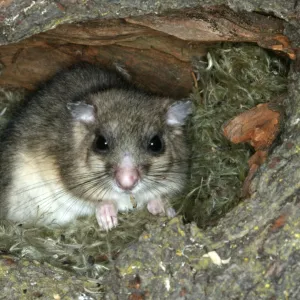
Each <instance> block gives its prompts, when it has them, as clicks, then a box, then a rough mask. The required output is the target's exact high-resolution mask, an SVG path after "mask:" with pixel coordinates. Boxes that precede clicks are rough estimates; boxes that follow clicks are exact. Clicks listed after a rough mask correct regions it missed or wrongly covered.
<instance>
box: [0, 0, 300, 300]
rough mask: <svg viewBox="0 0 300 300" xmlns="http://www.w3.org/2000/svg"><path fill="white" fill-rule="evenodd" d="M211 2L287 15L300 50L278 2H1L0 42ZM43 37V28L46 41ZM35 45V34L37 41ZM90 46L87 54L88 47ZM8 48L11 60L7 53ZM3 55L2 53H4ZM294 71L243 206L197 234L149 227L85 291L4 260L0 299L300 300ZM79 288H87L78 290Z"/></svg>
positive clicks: (47, 270) (292, 11) (57, 274)
mask: <svg viewBox="0 0 300 300" xmlns="http://www.w3.org/2000/svg"><path fill="white" fill-rule="evenodd" d="M212 3H214V4H224V3H225V4H227V5H228V6H229V7H231V8H232V9H233V10H235V11H239V10H241V9H243V10H246V11H253V10H255V11H260V12H263V13H272V14H274V15H275V16H277V17H279V18H282V19H284V20H285V21H286V23H282V24H283V30H284V33H285V34H286V35H287V36H288V37H289V38H290V39H291V40H292V44H293V46H294V47H297V46H299V30H300V29H299V25H298V22H299V12H300V7H299V5H298V1H288V2H285V1H281V0H275V1H274V0H270V1H257V0H252V1H236V0H231V1H230V0H228V1H193V0H189V1H173V0H172V1H163V2H158V1H131V0H120V1H107V2H106V1H85V2H84V3H83V4H82V3H81V2H80V3H79V1H78V2H77V1H76V0H75V1H56V2H53V1H43V2H41V3H40V2H38V1H36V2H35V1H31V0H29V1H27V0H24V1H13V0H4V1H2V2H1V8H0V11H1V17H0V19H1V20H2V25H1V29H2V30H3V34H2V35H1V36H0V43H1V44H3V45H4V44H8V43H11V42H16V41H19V40H21V39H23V38H25V37H29V36H31V35H32V34H35V33H38V32H42V31H45V30H47V29H50V28H54V27H55V26H56V25H57V24H59V23H70V22H74V21H79V20H80V21H83V20H87V19H94V18H97V17H129V16H137V15H144V14H147V13H157V12H160V13H161V12H164V11H166V10H169V9H170V8H174V9H175V8H176V9H178V8H183V7H194V6H196V5H204V6H206V5H212ZM76 4H77V5H76ZM151 18H156V17H151ZM132 20H134V21H132ZM137 20H139V19H138V18H136V19H132V18H127V19H126V22H127V23H130V24H133V23H134V26H131V27H130V26H129V27H127V28H130V30H132V31H133V32H131V33H133V34H134V33H137V34H138V35H139V34H141V33H142V32H143V30H145V31H144V33H145V34H146V33H149V32H150V31H149V28H147V29H145V28H144V27H145V26H146V25H145V22H149V19H145V20H146V21H139V22H138V21H137ZM151 20H152V21H151V24H152V25H151V26H150V25H149V24H150V23H147V24H148V25H149V27H151V28H152V29H155V30H156V29H157V25H155V24H156V22H155V21H153V19H151ZM136 24H137V25H138V27H136ZM141 25H142V27H140V26H141ZM193 26H194V25H193ZM224 26H226V25H224ZM128 30H129V29H128ZM135 30H137V31H135ZM164 32H165V33H167V34H170V29H169V28H165V29H164ZM47 34H48V33H45V34H44V37H46V36H47ZM151 34H152V32H151ZM151 34H150V35H151ZM178 34H179V33H178ZM281 34H282V32H281ZM125 35H126V34H125ZM48 36H49V35H48ZM152 37H153V35H152ZM47 38H48V37H47ZM49 38H50V37H49ZM70 38H71V37H70ZM161 38H163V39H165V40H164V41H167V40H168V36H164V37H161ZM177 38H178V37H177ZM32 41H34V39H33V40H32ZM69 42H70V41H68V43H69ZM123 42H125V41H124V40H123ZM39 43H40V40H39V41H38V42H37V44H35V45H39ZM162 44H164V42H162V43H161V45H162ZM166 44H167V43H166ZM32 45H34V44H32ZM87 45H90V44H87ZM282 45H284V43H282ZM7 47H13V46H10V45H8V46H7ZM62 47H64V45H63V46H62ZM114 47H116V48H117V47H118V46H114ZM143 47H144V46H143ZM180 47H181V46H180V45H179V48H180ZM116 48H115V49H116ZM7 49H9V48H7ZM87 49H89V51H94V48H87ZM111 49H114V48H113V47H112V48H110V49H109V51H108V52H110V51H112V50H111ZM48 50H49V51H50V53H51V51H53V49H51V47H48V48H47V47H45V54H46V53H47V51H48ZM1 51H2V50H1V49H0V52H1ZM5 51H7V52H6V53H7V54H6V55H8V56H9V55H10V54H9V50H5ZM26 51H29V53H30V55H29V57H31V60H30V61H34V59H35V57H36V53H35V52H34V47H33V46H31V47H30V48H26V47H25V46H24V50H22V51H21V52H23V54H24V55H25V54H26ZM30 51H31V52H30ZM55 51H60V50H56V49H55ZM68 51H70V50H69V49H68ZM68 51H66V52H67V54H66V56H62V58H61V60H62V61H65V60H67V61H68V59H69V58H70V55H69V54H68V53H69V52H68ZM21 52H20V53H17V54H15V55H16V56H15V59H17V60H18V59H19V57H20V55H22V53H21ZM108 52H107V53H108ZM60 53H64V51H60ZM6 55H4V56H3V57H2V58H1V59H5V56H6ZM27 55H28V53H27ZM80 55H81V54H80ZM124 55H126V52H125V53H124ZM128 55H129V54H128ZM73 56H74V54H73ZM73 56H72V55H71V57H73ZM45 57H47V56H45ZM50 59H51V55H50V56H49V57H47V58H46V59H45V63H46V62H47V61H49V60H50ZM148 59H149V57H147V58H145V61H147V60H148ZM177 63H178V61H177V60H176V64H177ZM293 67H294V69H293V71H291V74H290V78H289V79H290V84H289V96H288V97H287V99H286V106H287V109H288V111H287V113H288V119H287V121H286V128H285V132H284V134H283V136H282V144H281V145H280V146H278V147H277V148H276V149H274V151H273V153H272V155H271V156H270V157H269V158H268V160H267V162H266V163H265V164H264V165H263V167H261V169H260V171H259V174H257V175H256V177H255V179H254V181H253V182H252V185H251V194H252V195H251V198H250V199H248V200H246V201H243V202H241V203H240V204H239V205H238V206H237V207H236V208H234V209H233V210H232V211H231V212H230V213H228V214H227V215H226V216H225V217H224V218H222V219H221V220H220V222H219V224H218V225H217V226H216V227H213V228H208V229H207V230H205V231H201V230H199V229H198V228H197V227H196V226H195V225H193V224H189V225H183V223H182V221H181V220H180V219H178V218H175V219H173V220H171V221H170V222H167V223H165V222H164V223H161V224H158V225H153V226H151V227H149V228H148V229H147V231H145V233H144V234H143V235H142V236H141V237H140V240H139V242H137V243H135V244H133V245H131V246H130V247H128V248H127V249H124V251H123V252H122V254H121V255H120V256H119V257H118V258H117V260H116V261H115V262H112V263H111V265H110V266H109V269H110V272H108V273H107V275H106V276H105V278H102V279H99V282H98V283H90V282H89V285H88V286H87V287H86V288H85V289H84V286H85V284H86V279H79V278H75V277H73V276H72V275H71V276H68V275H69V274H68V273H67V272H65V271H61V270H58V269H56V268H54V267H52V266H49V265H43V266H40V265H39V264H36V263H35V262H24V261H17V262H15V261H14V260H13V259H11V258H7V257H5V256H2V258H1V264H0V280H1V281H0V290H1V293H2V294H1V297H2V298H3V299H22V297H23V298H25V299H26V298H27V299H32V298H34V297H38V298H40V299H68V298H69V299H76V298H77V299H103V298H105V299H145V298H147V299H184V297H185V299H228V300H229V299H299V294H300V290H299V280H300V266H299V257H300V229H299V226H300V224H299V220H300V207H299V199H298V197H299V196H298V194H299V188H300V172H299V169H300V159H299V147H300V146H299V145H300V136H299V132H300V122H299V119H300V72H299V69H297V67H298V63H297V62H296V63H294V66H293ZM135 68H138V65H136V66H135ZM28 71H29V72H30V70H28ZM187 73H188V72H187ZM187 73H185V74H187ZM37 76H38V75H37ZM153 84H155V82H154V83H153ZM176 84H177V83H175V85H176ZM24 85H25V84H24ZM186 90H188V88H187V89H186ZM229 188H230V187H229ZM212 250H215V251H216V252H217V253H218V254H219V255H220V257H221V258H222V259H227V258H229V257H231V260H230V262H229V263H228V264H223V265H222V266H216V265H214V264H213V263H212V261H211V259H210V258H207V257H203V255H204V254H206V253H207V252H209V251H212ZM67 278H68V279H67ZM64 280H66V281H64ZM84 290H85V294H82V293H83V292H84ZM88 291H89V292H88ZM26 293H28V294H27V295H26ZM87 294H89V296H87Z"/></svg>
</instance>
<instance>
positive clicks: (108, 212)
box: [96, 201, 118, 231]
mask: <svg viewBox="0 0 300 300" xmlns="http://www.w3.org/2000/svg"><path fill="white" fill-rule="evenodd" d="M117 213H118V210H117V208H116V205H115V204H114V203H113V202H110V201H105V202H101V203H100V204H99V205H98V206H97V207H96V218H97V221H98V224H99V226H100V228H101V229H102V230H106V231H108V230H110V229H112V228H113V227H116V226H117V225H118V217H117Z"/></svg>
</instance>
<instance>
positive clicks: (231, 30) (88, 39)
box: [0, 4, 295, 98]
mask: <svg viewBox="0 0 300 300" xmlns="http://www.w3.org/2000/svg"><path fill="white" fill-rule="evenodd" d="M11 5H12V4H11ZM284 24H285V22H284V21H282V20H279V19H276V18H272V17H265V16H262V15H259V14H255V13H252V14H250V13H246V12H243V13H235V12H233V11H231V10H230V9H228V8H226V7H225V6H215V7H209V8H195V9H188V8H186V9H184V10H181V11H177V10H173V11H171V12H168V13H166V14H165V15H154V14H152V15H146V16H143V17H138V16H136V17H133V16H132V17H127V18H123V19H109V20H97V21H96V20H94V21H90V22H87V23H77V24H64V25H59V26H57V27H56V28H55V29H52V30H49V31H46V32H44V33H40V34H36V35H34V36H32V37H30V38H27V39H24V40H22V41H20V42H18V43H15V44H9V45H4V46H1V47H0V63H1V66H2V72H1V74H0V86H5V87H23V88H26V89H35V88H36V86H37V85H38V84H39V83H40V82H41V81H44V80H47V79H48V78H49V77H51V76H52V75H53V74H54V73H55V72H56V71H57V70H58V69H60V68H62V67H65V66H68V65H70V64H73V63H76V62H78V61H82V60H84V61H89V62H93V63H100V64H102V65H105V66H108V67H111V68H112V67H113V66H114V65H115V64H120V65H121V66H122V67H125V68H126V69H127V71H128V72H129V74H130V75H131V76H132V79H133V81H134V82H136V83H137V84H138V85H141V86H143V87H144V88H147V89H149V90H150V91H153V92H157V93H159V94H163V95H168V96H172V97H175V98H181V97H186V96H187V95H188V94H189V93H190V91H191V89H192V87H193V77H192V72H193V69H192V67H191V60H192V58H193V57H203V56H204V55H205V54H206V51H207V46H209V45H210V44H211V43H216V42H224V41H227V42H254V43H257V44H259V45H260V46H262V47H265V48H268V49H273V50H275V51H279V52H282V53H284V54H285V55H287V56H288V57H290V58H291V59H295V52H294V49H293V48H292V46H291V45H290V42H289V39H288V38H287V37H286V36H285V35H284ZM166 87H167V88H166Z"/></svg>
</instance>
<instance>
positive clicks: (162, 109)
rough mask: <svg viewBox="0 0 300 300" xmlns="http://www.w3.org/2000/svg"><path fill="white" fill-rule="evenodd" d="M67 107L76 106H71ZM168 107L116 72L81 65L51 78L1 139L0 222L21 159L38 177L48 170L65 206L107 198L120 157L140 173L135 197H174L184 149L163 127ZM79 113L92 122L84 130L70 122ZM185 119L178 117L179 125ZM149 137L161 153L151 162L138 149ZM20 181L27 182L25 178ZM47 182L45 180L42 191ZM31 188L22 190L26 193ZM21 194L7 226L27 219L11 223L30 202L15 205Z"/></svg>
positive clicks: (181, 139) (178, 129)
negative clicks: (126, 156)
mask: <svg viewBox="0 0 300 300" xmlns="http://www.w3.org/2000/svg"><path fill="white" fill-rule="evenodd" d="M74 103H79V104H80V105H79V106H76V105H72V104H74ZM82 103H83V105H81V104H82ZM172 103H174V101H173V100H171V99H167V98H160V97H156V96H153V95H149V94H147V93H145V92H143V91H140V90H138V89H136V88H135V87H133V86H132V85H131V84H129V83H128V82H127V81H126V80H125V79H123V78H122V77H121V76H120V75H118V74H117V73H116V72H111V71H107V70H103V69H101V68H100V67H97V66H93V65H89V64H82V65H77V66H74V67H72V68H70V69H67V70H64V71H62V72H60V73H58V74H57V75H56V76H55V77H54V78H53V79H52V80H50V81H49V82H47V83H46V84H44V86H42V87H41V88H40V89H39V90H38V91H37V92H36V93H35V94H34V95H33V96H32V97H31V98H30V99H29V101H28V104H27V105H26V106H25V107H23V109H22V110H21V111H20V113H19V114H18V115H17V116H16V117H15V118H14V119H13V120H12V122H11V123H10V124H9V125H8V127H7V128H6V130H5V131H4V134H3V135H2V137H1V141H0V166H1V168H0V214H1V217H4V218H5V217H7V214H8V211H9V210H10V208H11V207H10V206H11V205H12V204H11V195H12V194H13V193H14V192H16V193H17V192H18V191H14V189H15V184H14V178H15V177H16V176H17V174H19V173H20V172H21V171H22V170H20V169H19V168H20V162H22V158H23V157H31V159H32V160H31V161H29V164H31V163H33V164H34V165H37V166H38V168H39V170H40V171H41V173H43V172H44V171H45V172H46V173H47V170H46V168H48V169H51V170H52V171H53V172H54V173H55V174H57V177H55V178H54V179H55V180H58V181H59V182H60V183H61V184H62V186H63V188H62V189H61V194H66V193H69V194H71V195H73V196H74V199H75V200H74V199H73V198H72V199H70V206H72V205H73V204H74V205H75V202H76V201H77V200H76V199H78V198H80V199H82V200H84V201H87V202H89V203H91V204H92V205H95V203H96V202H97V201H101V200H103V199H104V198H105V195H106V191H107V194H109V190H110V189H111V180H112V177H113V167H114V166H115V165H116V164H118V161H119V159H120V156H121V153H123V152H124V151H130V152H131V154H132V156H133V158H134V161H135V163H136V164H137V165H138V166H140V167H141V169H142V170H143V171H142V172H143V174H142V176H143V178H145V184H144V185H143V186H142V188H141V190H140V191H139V192H138V194H143V193H151V192H152V193H153V195H155V196H156V195H158V196H163V197H165V198H169V197H171V196H172V195H174V194H175V193H177V192H179V191H180V190H181V189H182V187H183V185H184V182H185V179H186V171H187V166H188V164H187V157H188V149H187V144H186V138H185V135H184V132H183V128H182V126H170V125H168V124H167V120H166V118H167V112H168V109H169V108H170V107H171V105H172ZM70 104H71V105H70ZM84 105H86V107H87V108H88V114H91V108H93V109H94V114H95V120H94V121H93V122H84V119H82V118H81V117H78V114H81V113H82V111H84ZM175 105H176V104H175ZM183 106H184V105H183ZM74 107H75V108H74ZM74 109H75V111H74ZM178 111H180V110H176V113H178ZM182 113H183V114H187V113H189V112H186V111H183V112H182ZM179 115H180V113H179ZM74 116H75V117H74ZM185 117H186V116H183V115H180V116H179V118H180V123H182V120H183V119H185ZM180 125H182V124H180ZM100 133H101V134H103V135H105V137H106V138H107V140H108V141H109V144H110V147H111V152H110V153H108V154H104V155H103V154H99V153H96V152H95V151H94V140H95V137H96V136H97V135H98V134H100ZM156 134H159V135H160V136H162V137H163V140H164V143H165V151H164V153H162V154H160V155H157V156H153V155H150V154H149V153H148V152H147V150H146V148H147V143H148V142H149V139H151V137H153V135H156ZM27 163H28V162H26V164H27ZM26 164H25V163H24V164H23V165H26ZM21 165H22V164H21ZM27 175H28V178H29V177H30V175H31V174H27ZM55 176H56V175H55ZM50 179H51V180H52V181H53V182H54V179H53V178H50ZM50 179H49V181H47V178H46V179H45V181H43V184H47V182H50V181H51V180H50ZM28 180H29V179H28ZM25 182H26V181H25ZM34 188H36V187H34V186H31V183H30V182H28V189H34ZM103 191H104V192H103ZM24 194H26V191H25V192H24V191H23V192H22V193H21V192H20V199H21V200H20V201H21V202H20V205H19V206H18V209H19V210H20V211H22V212H24V213H20V214H19V213H18V214H17V213H16V217H15V218H13V219H14V220H15V221H20V222H22V221H25V222H26V221H30V219H31V218H32V214H29V213H28V217H24V218H23V217H22V218H21V217H19V216H20V215H25V214H26V213H27V210H28V209H29V208H31V209H32V203H36V202H37V201H36V200H35V199H28V198H26V200H24V201H23V200H22V197H23V195H24ZM99 195H101V197H100V196H99ZM40 196H41V199H42V195H40ZM24 197H25V196H24ZM57 197H60V196H59V195H58V196H57ZM24 199H25V198H24ZM42 200H43V201H41V202H40V203H41V205H44V204H45V205H46V204H47V205H48V206H49V207H51V206H52V205H54V202H55V201H56V198H53V197H52V198H49V199H46V198H45V199H42ZM34 201H35V202H34ZM54 206H55V205H54ZM57 209H59V207H58V208H57ZM80 214H81V212H80V211H78V215H80ZM10 215H12V212H10ZM17 215H18V216H17Z"/></svg>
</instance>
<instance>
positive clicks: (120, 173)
mask: <svg viewBox="0 0 300 300" xmlns="http://www.w3.org/2000/svg"><path fill="white" fill-rule="evenodd" d="M139 179H140V175H139V172H138V170H137V169H136V168H118V169H117V170H116V173H115V180H116V183H117V185H118V186H119V187H120V188H121V189H122V190H125V191H130V190H132V189H133V188H134V187H135V186H136V184H137V183H138V181H139Z"/></svg>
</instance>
